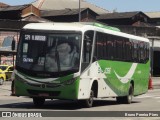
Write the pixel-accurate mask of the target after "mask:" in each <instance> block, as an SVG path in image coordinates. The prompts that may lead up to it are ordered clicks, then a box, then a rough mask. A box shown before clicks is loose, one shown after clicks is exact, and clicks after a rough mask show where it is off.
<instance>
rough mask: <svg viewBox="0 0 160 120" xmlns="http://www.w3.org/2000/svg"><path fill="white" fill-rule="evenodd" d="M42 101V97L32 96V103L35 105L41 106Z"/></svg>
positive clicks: (43, 100)
mask: <svg viewBox="0 0 160 120" xmlns="http://www.w3.org/2000/svg"><path fill="white" fill-rule="evenodd" d="M44 102H45V99H44V98H38V97H34V98H33V103H34V106H35V107H42V106H43V105H44Z"/></svg>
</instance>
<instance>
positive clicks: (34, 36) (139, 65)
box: [15, 22, 150, 107]
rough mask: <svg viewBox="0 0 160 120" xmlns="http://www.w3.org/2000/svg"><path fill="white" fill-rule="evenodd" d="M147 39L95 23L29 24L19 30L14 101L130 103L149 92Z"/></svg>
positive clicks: (87, 104)
mask: <svg viewBox="0 0 160 120" xmlns="http://www.w3.org/2000/svg"><path fill="white" fill-rule="evenodd" d="M149 74H150V60H149V40H148V39H146V38H142V37H138V36H134V35H130V34H126V33H122V32H120V30H119V29H117V28H114V27H110V26H106V25H102V24H99V23H81V22H79V23H31V24H28V25H26V26H24V28H23V29H22V31H21V35H20V41H19V45H18V50H17V58H16V68H15V92H16V95H17V96H29V97H31V98H33V103H34V105H36V106H40V105H43V104H44V102H45V99H66V100H79V101H81V102H83V103H84V104H85V106H86V107H92V105H93V100H94V98H107V97H115V98H116V100H117V102H119V103H131V101H132V97H133V96H137V95H140V94H144V93H146V92H147V90H148V80H149Z"/></svg>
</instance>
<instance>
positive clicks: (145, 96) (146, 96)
mask: <svg viewBox="0 0 160 120" xmlns="http://www.w3.org/2000/svg"><path fill="white" fill-rule="evenodd" d="M152 97H153V96H148V95H144V96H138V97H135V98H152Z"/></svg>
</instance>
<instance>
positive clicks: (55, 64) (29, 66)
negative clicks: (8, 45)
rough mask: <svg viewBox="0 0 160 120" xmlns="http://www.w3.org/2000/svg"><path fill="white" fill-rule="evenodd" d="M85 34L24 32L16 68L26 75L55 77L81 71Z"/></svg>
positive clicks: (74, 32) (21, 36)
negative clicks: (82, 43)
mask: <svg viewBox="0 0 160 120" xmlns="http://www.w3.org/2000/svg"><path fill="white" fill-rule="evenodd" d="M81 42H82V33H81V32H80V31H79V32H76V31H61V32H59V31H44V30H43V31H40V30H36V31H35V30H23V31H21V35H20V41H19V45H18V50H17V58H16V69H17V70H18V71H20V72H22V73H24V74H26V75H30V76H34V77H42V78H51V77H53V78H55V77H62V76H66V75H69V74H73V73H76V72H78V71H79V66H80V56H81Z"/></svg>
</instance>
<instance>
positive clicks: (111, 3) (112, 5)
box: [0, 0, 160, 12]
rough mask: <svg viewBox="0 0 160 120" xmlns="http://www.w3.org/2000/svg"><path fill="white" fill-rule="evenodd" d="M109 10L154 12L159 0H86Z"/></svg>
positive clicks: (19, 0)
mask: <svg viewBox="0 0 160 120" xmlns="http://www.w3.org/2000/svg"><path fill="white" fill-rule="evenodd" d="M34 1H36V0H0V2H3V3H6V4H9V5H23V4H28V3H31V2H34ZM86 1H88V2H90V3H93V4H95V5H97V6H99V7H101V8H104V9H106V10H109V11H111V12H112V11H113V10H115V11H117V12H129V11H142V12H156V11H160V0H86Z"/></svg>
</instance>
